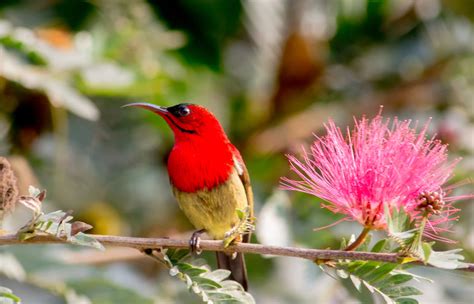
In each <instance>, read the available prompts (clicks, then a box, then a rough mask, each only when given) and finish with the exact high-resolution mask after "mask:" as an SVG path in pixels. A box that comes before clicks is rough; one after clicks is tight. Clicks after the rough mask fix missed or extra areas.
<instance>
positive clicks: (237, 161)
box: [232, 146, 253, 242]
mask: <svg viewBox="0 0 474 304" xmlns="http://www.w3.org/2000/svg"><path fill="white" fill-rule="evenodd" d="M232 153H233V155H234V167H235V169H236V171H237V173H238V174H239V177H240V180H241V181H242V185H243V186H244V189H245V194H246V196H247V203H248V206H249V212H250V214H249V215H250V218H253V192H252V185H251V184H250V176H249V172H248V171H247V167H246V166H245V163H244V161H243V159H242V156H241V155H240V152H239V150H237V148H236V147H234V146H232ZM248 241H250V233H249V234H247V235H245V236H244V242H248Z"/></svg>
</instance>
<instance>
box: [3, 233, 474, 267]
mask: <svg viewBox="0 0 474 304" xmlns="http://www.w3.org/2000/svg"><path fill="white" fill-rule="evenodd" d="M90 236H92V237H94V238H95V239H96V240H97V241H99V242H101V243H102V244H103V245H105V246H115V247H129V248H135V249H138V250H144V249H148V248H149V249H158V248H178V249H179V248H181V249H187V248H189V243H188V241H187V240H177V239H169V238H139V237H127V236H112V235H93V234H92V235H90ZM51 243H55V244H58V243H66V241H65V240H64V239H61V238H56V237H54V236H50V235H37V236H35V237H33V238H31V239H28V240H26V241H20V240H19V239H18V237H17V236H16V235H14V234H10V235H3V236H1V235H0V246H1V245H19V244H51ZM200 246H201V249H202V250H205V251H224V252H242V253H253V254H265V255H275V256H287V257H297V258H303V259H308V260H311V261H315V260H339V259H344V260H363V261H377V262H387V263H399V260H400V256H399V255H398V254H396V253H375V252H361V251H344V250H321V249H308V248H296V247H280V246H267V245H261V244H253V243H237V244H234V245H231V246H229V247H227V248H224V247H223V245H222V241H211V240H202V241H201V243H200ZM414 263H415V264H419V265H424V264H422V263H420V262H414ZM426 266H430V265H426ZM458 270H463V271H469V272H474V264H468V267H467V268H460V269H458Z"/></svg>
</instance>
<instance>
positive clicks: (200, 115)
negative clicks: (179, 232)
mask: <svg viewBox="0 0 474 304" xmlns="http://www.w3.org/2000/svg"><path fill="white" fill-rule="evenodd" d="M126 106H133V107H140V108H144V109H147V110H150V111H152V112H154V113H156V114H158V115H160V116H161V117H162V118H163V119H164V120H165V121H166V122H167V123H168V125H169V126H170V128H171V130H172V131H173V133H174V138H175V143H174V146H173V149H172V150H171V153H170V155H169V158H168V174H169V177H170V183H171V186H172V189H173V194H174V196H175V197H176V199H177V201H178V203H179V206H180V208H181V210H182V211H183V212H184V214H185V215H186V216H187V217H188V219H189V221H190V222H191V223H192V224H193V225H194V226H195V227H196V228H197V229H198V230H197V231H196V232H194V234H193V236H192V238H191V239H190V246H191V249H192V250H196V248H197V247H199V235H200V234H201V233H203V232H206V233H207V234H208V235H209V236H211V237H212V238H214V239H217V240H224V239H226V238H227V237H228V236H229V232H230V231H232V230H234V229H235V228H236V227H237V226H238V225H239V224H241V221H242V219H241V218H240V217H239V216H238V213H237V209H240V210H244V209H246V210H248V212H249V214H248V217H249V218H250V219H251V218H252V217H253V194H252V188H251V186H250V179H249V174H248V172H247V169H246V167H245V164H244V162H243V160H242V157H241V156H240V153H239V151H238V150H237V148H236V147H235V146H234V145H233V144H232V143H231V142H230V141H229V139H228V138H227V135H226V134H225V132H224V130H223V129H222V126H221V125H220V123H219V121H218V120H217V119H216V117H215V116H214V115H213V114H212V113H211V112H209V111H208V110H206V109H205V108H204V107H201V106H198V105H195V104H185V103H182V104H178V105H175V106H172V107H167V108H165V107H160V106H157V105H153V104H148V103H132V104H128V105H126ZM233 238H235V241H240V240H242V241H243V242H248V241H249V239H250V233H245V234H244V235H243V236H241V235H236V236H234V237H233ZM217 264H218V267H219V268H222V269H228V270H230V271H231V277H230V278H231V279H233V280H235V281H237V282H239V283H241V284H242V286H243V287H244V288H245V290H247V289H248V283H247V270H246V268H245V260H244V257H243V255H242V254H241V253H238V254H237V255H233V256H232V255H228V254H225V253H222V252H218V253H217Z"/></svg>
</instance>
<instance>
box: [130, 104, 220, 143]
mask: <svg viewBox="0 0 474 304" xmlns="http://www.w3.org/2000/svg"><path fill="white" fill-rule="evenodd" d="M124 107H138V108H143V109H146V110H149V111H152V112H153V113H156V114H158V115H160V116H161V117H162V118H163V119H164V120H165V121H166V123H167V124H168V125H169V126H170V128H171V130H173V133H174V136H175V138H176V141H180V140H189V139H193V138H196V137H200V138H207V139H211V138H213V137H216V138H218V137H219V138H220V137H222V136H224V138H226V135H225V133H224V131H223V129H222V127H221V125H220V123H219V121H218V120H217V119H216V117H215V116H214V115H213V114H212V113H211V112H210V111H208V110H207V109H206V108H204V107H202V106H199V105H195V104H189V103H180V104H177V105H174V106H171V107H161V106H157V105H154V104H150V103H142V102H139V103H130V104H127V105H124Z"/></svg>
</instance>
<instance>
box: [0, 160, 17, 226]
mask: <svg viewBox="0 0 474 304" xmlns="http://www.w3.org/2000/svg"><path fill="white" fill-rule="evenodd" d="M17 200H18V186H17V183H16V177H15V174H14V173H13V170H12V168H11V166H10V163H9V162H8V160H7V159H6V158H4V157H0V222H1V220H2V217H3V215H4V214H7V213H9V212H11V211H13V208H14V207H15V204H16V202H17Z"/></svg>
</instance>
